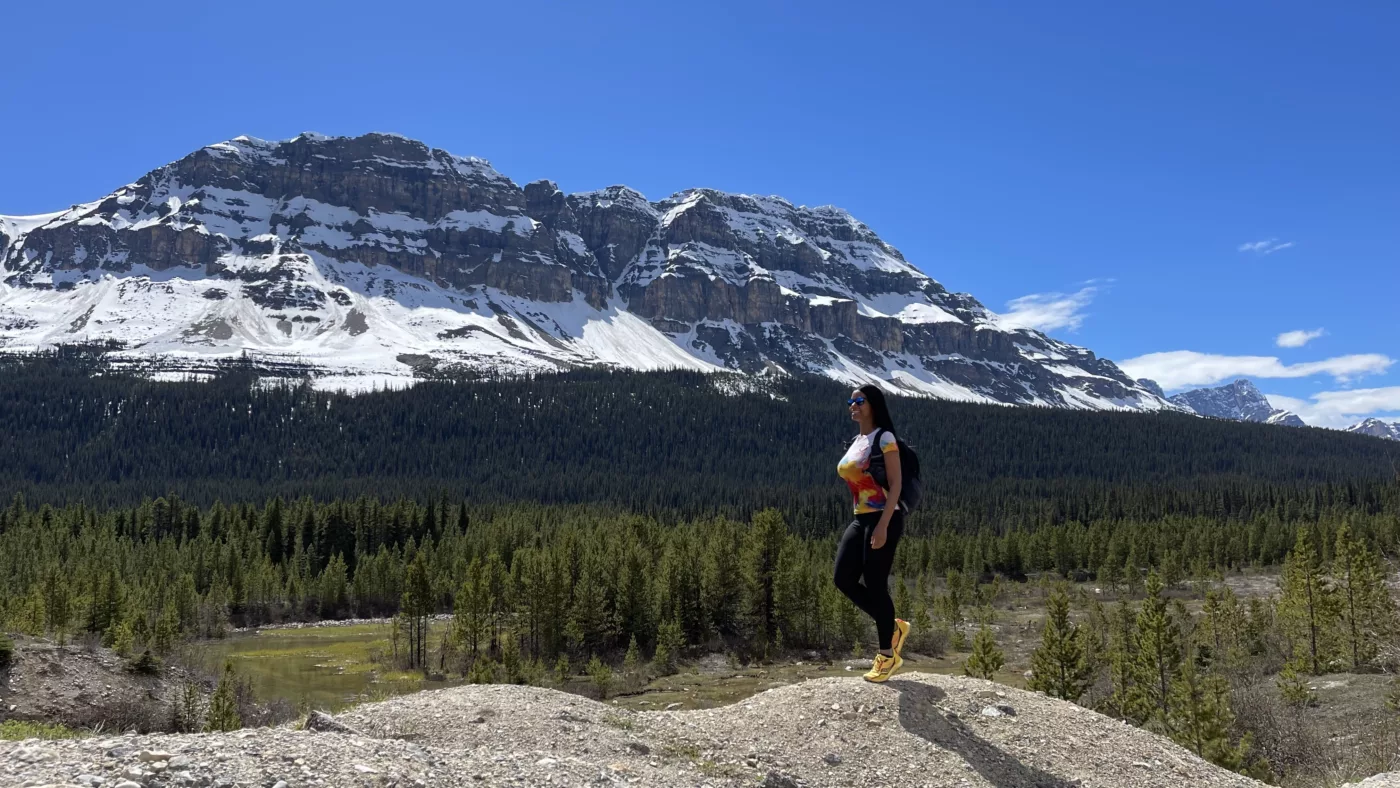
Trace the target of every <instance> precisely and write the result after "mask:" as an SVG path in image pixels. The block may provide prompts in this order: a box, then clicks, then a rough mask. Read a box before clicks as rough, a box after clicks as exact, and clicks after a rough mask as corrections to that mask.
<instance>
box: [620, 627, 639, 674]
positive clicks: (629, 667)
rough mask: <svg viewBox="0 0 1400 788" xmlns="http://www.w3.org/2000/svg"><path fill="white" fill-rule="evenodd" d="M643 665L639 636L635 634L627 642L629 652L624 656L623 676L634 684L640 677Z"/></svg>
mask: <svg viewBox="0 0 1400 788" xmlns="http://www.w3.org/2000/svg"><path fill="white" fill-rule="evenodd" d="M641 665H642V652H641V649H639V648H637V636H636V635H633V636H632V639H631V640H630V641H628V643H627V654H626V656H624V657H623V658H622V677H623V680H624V681H626V682H627V683H628V684H629V685H631V684H634V683H635V682H636V681H637V679H638V671H639V670H640V669H641Z"/></svg>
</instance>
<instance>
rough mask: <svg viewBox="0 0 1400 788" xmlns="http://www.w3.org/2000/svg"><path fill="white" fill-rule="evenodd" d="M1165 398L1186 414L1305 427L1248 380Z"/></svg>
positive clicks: (1294, 414)
mask: <svg viewBox="0 0 1400 788" xmlns="http://www.w3.org/2000/svg"><path fill="white" fill-rule="evenodd" d="M1168 399H1169V400H1170V401H1171V402H1174V403H1176V404H1177V405H1180V406H1181V407H1183V408H1185V409H1186V410H1187V411H1188V412H1191V413H1196V414H1198V415H1201V416H1210V417H1213V418H1217V419H1230V420H1233V421H1252V422H1258V423H1261V424H1278V425H1282V426H1285V427H1306V426H1307V424H1305V423H1304V422H1303V420H1302V419H1301V418H1299V417H1298V414H1296V413H1293V412H1292V411H1288V410H1282V409H1280V408H1275V407H1274V406H1273V405H1272V404H1270V403H1269V400H1268V398H1267V397H1265V396H1264V394H1263V392H1261V391H1260V390H1259V389H1258V388H1257V387H1256V386H1255V385H1254V383H1253V382H1252V381H1250V380H1249V379H1248V378H1238V379H1236V380H1235V381H1234V382H1232V383H1227V384H1225V385H1224V386H1217V387H1214V388H1199V389H1192V390H1190V391H1183V392H1181V393H1180V394H1174V395H1172V396H1171V397H1168Z"/></svg>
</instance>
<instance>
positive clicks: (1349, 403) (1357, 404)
mask: <svg viewBox="0 0 1400 788" xmlns="http://www.w3.org/2000/svg"><path fill="white" fill-rule="evenodd" d="M1264 396H1265V397H1267V398H1268V400H1269V404H1271V405H1273V406H1274V407H1275V408H1283V409H1284V410H1291V411H1293V412H1294V413H1296V414H1298V417H1299V418H1301V419H1302V420H1303V421H1305V422H1307V423H1308V424H1311V425H1313V426H1315V427H1333V428H1337V429H1340V428H1342V427H1350V426H1351V425H1353V424H1355V423H1357V422H1358V421H1361V420H1362V419H1365V418H1369V417H1376V418H1379V419H1381V420H1382V421H1400V386H1386V387H1384V388H1378V389H1351V390H1348V391H1323V392H1319V393H1317V394H1314V395H1312V397H1310V398H1309V399H1298V398H1296V397H1286V396H1284V395H1282V394H1265V395H1264Z"/></svg>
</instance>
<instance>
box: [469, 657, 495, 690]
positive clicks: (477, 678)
mask: <svg viewBox="0 0 1400 788" xmlns="http://www.w3.org/2000/svg"><path fill="white" fill-rule="evenodd" d="M497 667H498V666H497V664H496V662H495V660H492V659H490V658H488V657H478V658H477V659H475V660H473V661H472V666H471V669H470V670H468V671H467V683H469V684H495V683H496V678H497V672H498V671H497Z"/></svg>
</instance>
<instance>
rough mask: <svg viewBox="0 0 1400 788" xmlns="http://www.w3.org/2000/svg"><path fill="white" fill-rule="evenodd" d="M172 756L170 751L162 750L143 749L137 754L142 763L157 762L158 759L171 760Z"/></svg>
mask: <svg viewBox="0 0 1400 788" xmlns="http://www.w3.org/2000/svg"><path fill="white" fill-rule="evenodd" d="M170 758H171V756H170V753H168V752H162V751H160V750H142V751H141V752H140V753H139V754H137V756H136V759H137V760H138V761H141V762H142V763H155V762H156V761H166V762H169V760H170Z"/></svg>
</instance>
